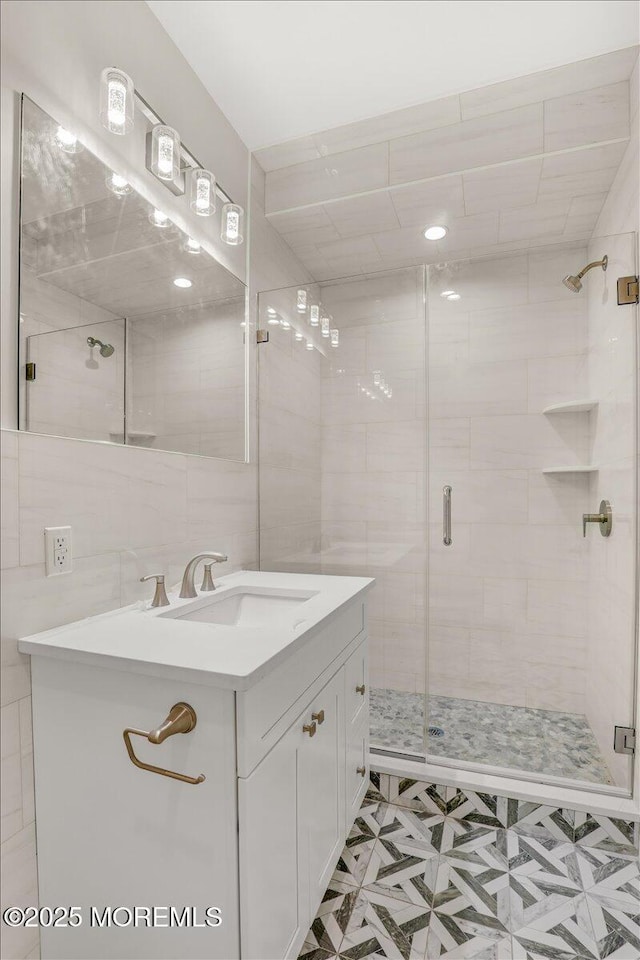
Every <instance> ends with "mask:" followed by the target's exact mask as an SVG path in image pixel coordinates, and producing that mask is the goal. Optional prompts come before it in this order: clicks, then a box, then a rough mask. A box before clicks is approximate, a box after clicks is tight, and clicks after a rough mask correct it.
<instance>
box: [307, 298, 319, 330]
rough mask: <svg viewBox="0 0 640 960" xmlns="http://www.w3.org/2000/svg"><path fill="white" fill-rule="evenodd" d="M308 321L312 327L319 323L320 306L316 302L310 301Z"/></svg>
mask: <svg viewBox="0 0 640 960" xmlns="http://www.w3.org/2000/svg"><path fill="white" fill-rule="evenodd" d="M309 323H310V324H311V326H312V327H317V326H318V324H319V323H320V307H319V306H318V304H317V303H312V304H311V307H310V308H309Z"/></svg>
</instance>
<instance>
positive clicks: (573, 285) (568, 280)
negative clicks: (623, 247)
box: [562, 254, 609, 293]
mask: <svg viewBox="0 0 640 960" xmlns="http://www.w3.org/2000/svg"><path fill="white" fill-rule="evenodd" d="M608 263H609V258H608V257H607V256H606V254H605V256H604V257H603V258H602V260H594V261H593V263H588V264H587V265H586V267H584V268H583V269H582V270H581V271H580V273H577V274H576V275H575V276H573V274H571V273H569V274H567V276H566V277H564V278H563V280H562V282H563V283H564V285H565V287H566V288H567V289H568V290H571V292H572V293H580V291H581V290H582V278H583V277H584V275H585V273H588V272H589V270H592V269H593V268H594V267H602V269H603V270H606V269H607V264H608Z"/></svg>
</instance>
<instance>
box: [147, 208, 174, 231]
mask: <svg viewBox="0 0 640 960" xmlns="http://www.w3.org/2000/svg"><path fill="white" fill-rule="evenodd" d="M149 220H150V222H151V223H152V224H153V225H154V227H159V228H160V230H165V229H166V228H167V227H169V226H171V221H170V220H169V217H168V216H167V215H166V213H163V212H162V210H157V209H156V210H152V211H151V213H150V214H149Z"/></svg>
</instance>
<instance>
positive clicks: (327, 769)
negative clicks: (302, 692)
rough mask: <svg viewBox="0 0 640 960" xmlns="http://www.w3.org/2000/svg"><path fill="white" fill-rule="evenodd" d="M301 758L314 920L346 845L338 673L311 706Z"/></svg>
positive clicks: (303, 836)
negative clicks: (309, 729)
mask: <svg viewBox="0 0 640 960" xmlns="http://www.w3.org/2000/svg"><path fill="white" fill-rule="evenodd" d="M313 714H316V720H315V732H314V735H313V736H309V734H308V733H307V734H306V735H305V737H306V743H305V744H304V749H301V750H300V754H299V761H300V763H299V772H298V778H299V779H298V788H299V796H300V800H301V804H300V808H299V817H300V824H301V827H302V830H301V840H302V842H303V844H304V849H305V851H306V861H307V872H308V878H309V911H310V914H311V916H312V917H313V916H315V913H316V910H317V908H318V906H319V905H320V903H321V901H322V897H323V896H324V893H325V890H326V888H327V884H328V883H329V880H330V879H331V874H332V873H333V870H334V869H335V865H336V862H337V860H338V857H339V856H340V853H341V852H342V847H343V846H344V840H345V809H344V750H345V738H344V672H343V670H340V671H339V672H338V673H337V674H336V675H335V676H334V677H333V679H332V680H330V681H329V683H328V684H327V685H326V686H325V687H323V689H322V690H321V691H320V693H319V694H318V695H317V696H316V697H315V699H314V700H313V701H312V703H311V704H310V706H309V709H308V712H307V714H306V715H305V723H307V724H309V723H312V722H313Z"/></svg>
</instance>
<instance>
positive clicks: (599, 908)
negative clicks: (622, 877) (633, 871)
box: [586, 877, 640, 960]
mask: <svg viewBox="0 0 640 960" xmlns="http://www.w3.org/2000/svg"><path fill="white" fill-rule="evenodd" d="M586 901H587V906H588V909H589V914H590V917H591V923H592V925H593V930H594V935H595V939H596V942H597V946H598V956H599V957H600V958H601V960H604V958H605V957H606V958H615V960H637V958H638V957H640V890H639V889H638V883H637V877H636V879H635V880H632V881H631V882H630V883H622V884H621V886H620V888H619V889H613V888H611V889H607V887H606V884H604V883H603V884H599V885H598V886H595V887H592V888H591V889H590V890H588V891H587V893H586Z"/></svg>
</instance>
